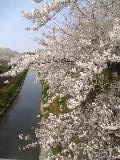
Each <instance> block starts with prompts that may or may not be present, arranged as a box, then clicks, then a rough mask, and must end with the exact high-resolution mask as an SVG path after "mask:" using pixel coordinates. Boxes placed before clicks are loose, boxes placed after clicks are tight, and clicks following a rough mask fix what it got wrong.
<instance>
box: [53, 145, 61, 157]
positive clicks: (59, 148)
mask: <svg viewBox="0 0 120 160" xmlns="http://www.w3.org/2000/svg"><path fill="white" fill-rule="evenodd" d="M51 150H52V153H53V155H57V154H59V153H61V152H62V147H61V145H57V146H56V147H53V148H52V149H51Z"/></svg>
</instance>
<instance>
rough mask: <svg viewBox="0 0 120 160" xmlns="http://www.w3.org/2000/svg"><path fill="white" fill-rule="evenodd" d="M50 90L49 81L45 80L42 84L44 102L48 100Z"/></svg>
mask: <svg viewBox="0 0 120 160" xmlns="http://www.w3.org/2000/svg"><path fill="white" fill-rule="evenodd" d="M48 90H49V84H48V82H47V81H43V84H42V102H43V104H45V103H47V102H48Z"/></svg>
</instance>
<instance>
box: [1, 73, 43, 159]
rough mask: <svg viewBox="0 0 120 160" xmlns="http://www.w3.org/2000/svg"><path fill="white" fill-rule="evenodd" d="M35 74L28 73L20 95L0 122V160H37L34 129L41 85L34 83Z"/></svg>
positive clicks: (37, 153) (37, 146) (37, 152)
mask: <svg viewBox="0 0 120 160" xmlns="http://www.w3.org/2000/svg"><path fill="white" fill-rule="evenodd" d="M36 75H37V73H35V72H32V71H29V72H28V73H27V76H26V78H25V81H24V83H23V86H22V89H21V91H20V94H19V95H18V97H17V98H16V100H15V101H14V103H13V104H12V106H11V107H10V108H9V109H8V111H7V113H6V114H5V115H4V116H3V118H2V120H1V121H0V158H9V159H23V160H37V159H38V155H39V145H36V147H32V148H31V147H30V148H28V149H25V150H23V148H24V146H25V145H28V144H29V143H35V142H36V141H37V139H36V137H35V127H36V125H37V118H36V116H37V113H38V111H39V107H40V97H41V84H40V82H38V83H34V80H35V77H36Z"/></svg>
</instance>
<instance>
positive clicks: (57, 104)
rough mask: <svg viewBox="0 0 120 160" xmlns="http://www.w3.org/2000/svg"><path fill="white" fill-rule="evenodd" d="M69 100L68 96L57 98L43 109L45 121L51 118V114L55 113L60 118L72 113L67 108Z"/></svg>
mask: <svg viewBox="0 0 120 160" xmlns="http://www.w3.org/2000/svg"><path fill="white" fill-rule="evenodd" d="M67 100H68V97H67V96H63V97H60V96H56V97H55V98H54V99H53V102H52V103H50V104H49V105H48V106H47V107H44V108H43V112H42V116H43V117H44V119H47V118H48V117H49V113H53V114H55V115H57V116H59V115H60V114H64V113H68V112H70V111H71V110H70V109H68V108H67Z"/></svg>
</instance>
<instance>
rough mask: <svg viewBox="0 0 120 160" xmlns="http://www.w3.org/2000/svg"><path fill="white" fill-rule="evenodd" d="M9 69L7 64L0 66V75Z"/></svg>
mask: <svg viewBox="0 0 120 160" xmlns="http://www.w3.org/2000/svg"><path fill="white" fill-rule="evenodd" d="M9 69H10V66H9V65H7V64H0V74H2V73H4V72H7V71H8V70H9Z"/></svg>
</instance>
